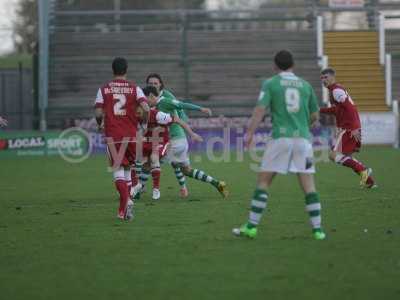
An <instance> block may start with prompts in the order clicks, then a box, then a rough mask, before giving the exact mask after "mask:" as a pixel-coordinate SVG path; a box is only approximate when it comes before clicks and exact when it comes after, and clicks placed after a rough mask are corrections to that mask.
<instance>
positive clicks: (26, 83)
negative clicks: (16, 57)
mask: <svg viewBox="0 0 400 300" xmlns="http://www.w3.org/2000/svg"><path fill="white" fill-rule="evenodd" d="M35 109H37V108H36V107H35V104H34V95H33V73H32V70H31V69H24V68H22V66H20V67H19V68H18V69H2V70H0V115H1V116H5V117H6V118H7V119H8V121H9V125H8V127H7V129H11V130H13V129H18V130H21V129H32V128H33V127H34V121H35V117H34V116H35Z"/></svg>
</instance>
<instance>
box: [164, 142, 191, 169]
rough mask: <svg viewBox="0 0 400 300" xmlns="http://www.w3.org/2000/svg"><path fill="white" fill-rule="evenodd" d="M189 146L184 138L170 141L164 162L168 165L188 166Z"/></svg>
mask: <svg viewBox="0 0 400 300" xmlns="http://www.w3.org/2000/svg"><path fill="white" fill-rule="evenodd" d="M188 151H189V144H188V141H187V139H186V138H181V139H172V140H170V146H169V149H168V152H167V156H166V160H167V161H168V162H169V163H174V164H180V165H184V166H189V165H190V159H189V154H188Z"/></svg>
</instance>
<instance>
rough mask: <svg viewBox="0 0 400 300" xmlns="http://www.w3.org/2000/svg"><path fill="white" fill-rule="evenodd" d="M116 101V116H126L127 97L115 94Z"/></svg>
mask: <svg viewBox="0 0 400 300" xmlns="http://www.w3.org/2000/svg"><path fill="white" fill-rule="evenodd" d="M113 98H114V100H116V102H115V104H114V115H116V116H126V109H125V104H126V97H125V95H124V94H113Z"/></svg>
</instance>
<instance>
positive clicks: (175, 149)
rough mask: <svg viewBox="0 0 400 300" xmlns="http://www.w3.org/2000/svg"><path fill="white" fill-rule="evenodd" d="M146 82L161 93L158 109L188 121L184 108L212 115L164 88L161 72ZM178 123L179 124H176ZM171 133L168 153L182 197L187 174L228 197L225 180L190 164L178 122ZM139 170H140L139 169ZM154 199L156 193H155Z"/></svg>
mask: <svg viewBox="0 0 400 300" xmlns="http://www.w3.org/2000/svg"><path fill="white" fill-rule="evenodd" d="M146 84H147V85H151V86H154V87H155V88H157V90H158V92H159V93H160V94H159V101H158V104H157V106H156V107H157V109H158V110H160V111H162V112H165V113H169V114H171V115H178V116H179V118H180V119H182V120H183V121H185V122H186V121H187V120H188V117H187V116H186V114H185V111H184V110H195V111H201V112H202V113H205V114H207V115H208V116H211V110H210V109H209V108H205V107H201V106H197V105H194V104H190V103H184V102H182V101H179V100H177V99H176V97H175V96H174V95H173V94H172V93H171V92H170V91H168V90H166V89H165V88H164V83H163V80H162V78H161V76H160V75H159V74H156V73H152V74H149V75H148V76H147V78H146ZM176 125H177V126H176ZM169 133H170V144H171V145H170V148H169V149H168V153H167V160H168V161H169V162H170V163H171V165H172V167H173V168H174V170H175V176H176V178H177V180H178V182H179V185H180V194H181V196H182V197H187V196H188V190H187V187H186V180H185V176H188V177H191V178H193V179H197V180H200V181H203V182H207V183H210V184H211V185H213V186H214V187H215V188H216V189H217V190H218V191H219V192H220V193H221V195H222V196H223V197H226V196H227V194H228V192H227V188H226V184H225V182H224V181H219V180H217V179H215V178H213V177H212V176H210V175H208V174H206V173H205V172H204V171H202V170H199V169H193V168H192V167H191V164H190V159H189V155H188V150H189V145H188V142H187V137H186V133H185V131H184V130H183V128H182V127H181V126H180V125H178V124H172V125H171V126H170V128H169ZM137 171H139V170H138V169H137ZM148 177H149V174H146V173H144V172H142V173H141V175H140V181H141V183H142V185H144V184H145V183H146V181H147V179H148ZM153 199H154V195H153Z"/></svg>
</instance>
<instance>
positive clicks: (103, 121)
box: [95, 57, 150, 220]
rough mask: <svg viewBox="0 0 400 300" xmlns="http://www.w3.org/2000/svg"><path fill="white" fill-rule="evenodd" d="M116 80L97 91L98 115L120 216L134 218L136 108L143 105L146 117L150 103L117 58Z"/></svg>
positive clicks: (125, 63) (123, 62) (96, 110)
mask: <svg viewBox="0 0 400 300" xmlns="http://www.w3.org/2000/svg"><path fill="white" fill-rule="evenodd" d="M112 70H113V74H114V78H113V80H111V81H110V82H108V83H106V84H105V85H103V86H102V87H101V88H100V89H99V90H98V92H97V96H96V101H95V117H96V121H97V124H98V126H99V128H103V126H104V133H105V139H106V144H107V153H108V157H109V159H110V164H111V166H112V168H113V173H114V174H113V175H114V181H115V186H116V189H117V191H118V193H119V196H120V203H119V209H118V218H119V219H125V220H130V219H132V217H133V212H132V209H133V202H132V200H130V199H129V188H128V182H129V181H130V167H129V165H130V162H133V161H134V160H135V156H136V155H135V154H136V149H135V148H136V143H135V139H136V128H137V122H138V120H137V116H136V110H137V108H138V107H139V106H140V107H142V109H143V111H144V112H145V117H147V114H148V111H149V109H150V108H149V106H148V104H147V102H146V97H145V95H144V94H143V91H142V89H141V88H140V87H137V86H136V85H135V84H134V83H132V82H129V81H128V80H127V79H126V72H127V70H128V62H127V61H126V59H124V58H122V57H117V58H115V59H114V60H113V62H112Z"/></svg>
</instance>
